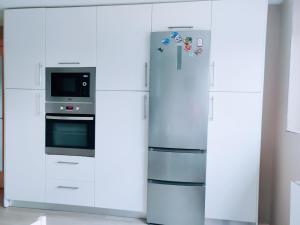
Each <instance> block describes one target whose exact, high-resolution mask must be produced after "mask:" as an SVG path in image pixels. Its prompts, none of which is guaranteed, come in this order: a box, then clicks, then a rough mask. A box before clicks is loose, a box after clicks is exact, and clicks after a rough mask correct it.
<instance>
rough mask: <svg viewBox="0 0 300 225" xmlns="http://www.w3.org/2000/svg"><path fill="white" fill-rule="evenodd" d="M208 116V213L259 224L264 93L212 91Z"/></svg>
mask: <svg viewBox="0 0 300 225" xmlns="http://www.w3.org/2000/svg"><path fill="white" fill-rule="evenodd" d="M209 117H210V119H209V125H208V148H207V174H206V203H205V204H206V206H205V209H206V212H205V214H206V215H205V216H206V218H209V219H218V220H229V221H242V222H252V223H256V222H257V216H258V215H257V214H258V187H259V183H258V182H259V165H260V144H261V121H262V94H255V93H222V92H219V93H212V94H211V95H210V115H209Z"/></svg>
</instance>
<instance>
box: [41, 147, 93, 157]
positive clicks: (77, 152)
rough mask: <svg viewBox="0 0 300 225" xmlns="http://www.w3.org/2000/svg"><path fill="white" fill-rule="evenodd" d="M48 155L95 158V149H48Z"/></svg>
mask: <svg viewBox="0 0 300 225" xmlns="http://www.w3.org/2000/svg"><path fill="white" fill-rule="evenodd" d="M46 154H47V155H69V156H85V157H95V149H79V148H58V147H46Z"/></svg>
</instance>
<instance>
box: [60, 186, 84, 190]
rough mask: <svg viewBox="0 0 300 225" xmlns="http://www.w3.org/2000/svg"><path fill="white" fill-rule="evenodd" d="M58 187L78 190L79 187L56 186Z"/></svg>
mask: <svg viewBox="0 0 300 225" xmlns="http://www.w3.org/2000/svg"><path fill="white" fill-rule="evenodd" d="M57 188H58V189H69V190H78V189H79V187H69V186H57Z"/></svg>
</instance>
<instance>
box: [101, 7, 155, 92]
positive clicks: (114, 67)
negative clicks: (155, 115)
mask: <svg viewBox="0 0 300 225" xmlns="http://www.w3.org/2000/svg"><path fill="white" fill-rule="evenodd" d="M151 9H152V6H151V5H123V6H102V7H98V23H97V26H98V31H97V32H98V47H97V48H98V50H97V51H98V63H97V66H98V67H97V69H98V70H97V90H148V79H149V78H148V73H149V72H148V70H149V69H148V65H149V54H150V50H149V49H150V33H151Z"/></svg>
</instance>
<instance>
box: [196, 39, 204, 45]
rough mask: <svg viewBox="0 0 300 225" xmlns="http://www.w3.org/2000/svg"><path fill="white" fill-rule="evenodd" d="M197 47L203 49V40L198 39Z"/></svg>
mask: <svg viewBox="0 0 300 225" xmlns="http://www.w3.org/2000/svg"><path fill="white" fill-rule="evenodd" d="M197 47H203V39H202V38H198V40H197Z"/></svg>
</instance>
